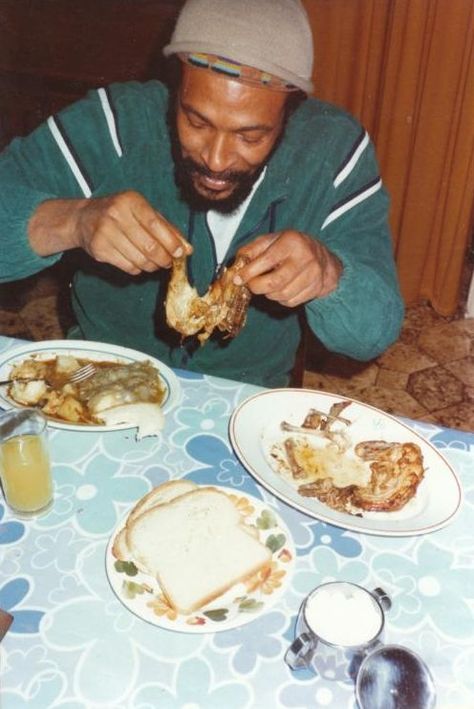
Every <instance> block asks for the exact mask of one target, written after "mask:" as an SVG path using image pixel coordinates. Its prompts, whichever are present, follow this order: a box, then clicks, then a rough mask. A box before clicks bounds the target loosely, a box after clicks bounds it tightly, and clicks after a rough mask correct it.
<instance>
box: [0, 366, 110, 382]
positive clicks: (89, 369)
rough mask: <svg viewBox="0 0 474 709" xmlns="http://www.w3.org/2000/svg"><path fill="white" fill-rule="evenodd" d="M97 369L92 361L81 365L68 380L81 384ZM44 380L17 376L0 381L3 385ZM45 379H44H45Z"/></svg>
mask: <svg viewBox="0 0 474 709" xmlns="http://www.w3.org/2000/svg"><path fill="white" fill-rule="evenodd" d="M96 371H97V369H96V367H95V365H94V364H92V362H90V363H89V364H85V365H84V366H83V367H79V369H76V371H75V372H73V373H72V374H71V375H70V376H69V377H68V382H70V383H71V384H79V382H83V381H85V380H86V379H90V378H91V377H92V375H93V374H95V373H96ZM40 381H42V377H32V378H28V379H27V378H21V377H17V378H15V379H3V380H2V381H0V386H3V385H4V384H13V382H40ZM43 381H44V380H43Z"/></svg>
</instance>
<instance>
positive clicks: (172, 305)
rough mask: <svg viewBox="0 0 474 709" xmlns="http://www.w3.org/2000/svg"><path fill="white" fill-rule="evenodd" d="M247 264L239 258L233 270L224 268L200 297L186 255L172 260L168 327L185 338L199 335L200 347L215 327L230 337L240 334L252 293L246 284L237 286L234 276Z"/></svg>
mask: <svg viewBox="0 0 474 709" xmlns="http://www.w3.org/2000/svg"><path fill="white" fill-rule="evenodd" d="M248 261H249V259H247V258H245V257H239V258H237V259H236V261H235V263H234V264H233V265H232V266H231V267H229V268H224V270H223V272H222V274H221V275H220V276H219V278H217V280H215V281H214V282H213V283H212V284H211V285H210V287H209V289H208V291H207V293H205V295H203V296H199V294H198V292H197V290H196V288H194V287H193V286H191V285H190V283H189V281H188V276H187V267H186V256H182V257H180V258H176V259H173V266H172V271H171V278H170V282H169V285H168V292H167V295H166V301H165V308H166V320H167V323H168V325H169V326H170V327H172V328H173V329H175V330H177V331H178V332H179V333H181V335H183V336H189V335H197V337H198V339H199V342H200V343H201V344H203V343H204V342H205V341H206V340H207V339H208V338H209V337H210V336H211V334H212V332H213V331H214V329H215V328H218V329H219V330H220V331H221V332H226V333H227V336H228V337H235V336H236V335H238V334H239V332H240V331H241V329H242V328H243V326H244V325H245V321H246V318H247V310H248V306H249V302H250V298H251V293H250V291H249V289H248V288H247V287H246V286H245V285H242V286H236V285H235V284H234V283H233V277H234V275H235V274H236V272H237V271H239V270H240V269H241V268H242V267H243V266H244V265H245V264H246V263H248Z"/></svg>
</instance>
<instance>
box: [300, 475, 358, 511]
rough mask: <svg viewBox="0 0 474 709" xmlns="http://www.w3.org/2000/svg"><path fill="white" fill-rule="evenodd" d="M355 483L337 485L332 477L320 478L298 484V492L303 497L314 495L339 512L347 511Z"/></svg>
mask: <svg viewBox="0 0 474 709" xmlns="http://www.w3.org/2000/svg"><path fill="white" fill-rule="evenodd" d="M355 488H356V486H355V485H347V486H346V487H337V486H336V485H334V482H333V479H332V478H320V479H319V480H315V481H314V482H311V483H306V484H305V485H300V486H299V487H298V492H299V493H300V495H303V497H316V498H317V499H318V500H319V501H320V502H324V504H326V505H328V506H329V507H332V509H333V510H338V511H339V512H349V511H350V505H351V501H352V495H353V492H354V489H355Z"/></svg>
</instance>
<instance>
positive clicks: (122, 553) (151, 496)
mask: <svg viewBox="0 0 474 709" xmlns="http://www.w3.org/2000/svg"><path fill="white" fill-rule="evenodd" d="M197 488H198V485H197V484H196V483H193V482H192V480H169V481H168V482H166V483H162V484H161V485H158V487H154V488H153V489H152V490H151V491H150V492H149V493H148V494H147V495H144V497H141V498H140V500H138V502H137V504H136V505H135V507H134V508H133V509H132V511H131V512H130V514H129V515H128V517H127V524H130V523H131V522H132V521H133V520H134V519H136V518H137V517H139V516H140V515H141V514H143V512H146V510H149V509H151V508H152V507H155V506H156V505H163V504H165V503H166V502H169V501H170V500H173V499H174V498H175V497H178V496H179V495H184V493H185V492H190V491H191V490H195V489H197ZM126 532H127V530H126V527H124V528H123V529H122V530H121V531H120V532H119V533H118V534H117V536H116V537H115V540H114V544H113V546H112V554H113V555H114V556H115V558H116V559H120V560H121V561H128V560H130V559H131V554H130V550H129V548H128V546H127V538H126Z"/></svg>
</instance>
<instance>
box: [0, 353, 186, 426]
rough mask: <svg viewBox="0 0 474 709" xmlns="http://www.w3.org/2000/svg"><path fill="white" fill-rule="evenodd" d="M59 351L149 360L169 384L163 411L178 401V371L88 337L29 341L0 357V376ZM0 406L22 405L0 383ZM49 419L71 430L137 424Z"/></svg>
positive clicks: (127, 360)
mask: <svg viewBox="0 0 474 709" xmlns="http://www.w3.org/2000/svg"><path fill="white" fill-rule="evenodd" d="M60 354H64V355H72V356H75V357H82V358H83V359H91V360H95V361H97V362H101V361H106V362H123V363H125V364H129V363H130V362H143V361H145V360H148V361H149V362H151V364H152V365H153V366H154V367H156V368H157V369H158V371H159V373H160V377H161V379H162V381H163V384H164V385H165V387H166V394H165V398H164V400H163V404H162V408H163V412H164V413H165V414H166V412H167V411H169V410H170V409H172V408H173V407H174V406H176V404H177V403H178V401H179V397H180V385H179V381H178V379H177V377H176V375H175V373H174V372H173V371H172V370H171V369H170V368H169V367H167V366H166V365H165V364H163V363H162V362H160V361H159V360H157V359H155V358H154V357H150V356H149V355H147V354H144V353H143V352H138V351H137V350H132V349H129V348H127V347H118V346H117V345H109V344H106V343H103V342H91V341H88V340H45V341H44V342H30V343H28V344H27V345H22V346H20V347H15V348H14V349H11V350H8V351H7V352H6V353H5V354H4V356H3V357H1V358H0V380H3V379H8V378H9V376H10V372H11V370H12V367H13V366H14V365H16V364H19V363H20V362H21V361H22V360H24V359H27V358H28V357H32V356H35V357H36V358H37V359H38V360H42V359H51V358H52V357H56V356H57V355H60ZM0 407H2V408H3V409H12V408H21V406H20V405H19V404H17V403H16V402H15V401H14V400H13V399H11V398H10V397H9V396H8V395H7V387H6V386H2V387H0ZM48 423H49V425H50V426H51V427H52V428H63V429H66V430H69V431H84V430H93V431H98V432H102V431H117V430H119V429H125V428H135V426H132V425H130V424H127V423H120V424H114V425H112V426H99V425H93V424H90V425H89V424H73V423H67V422H65V421H57V420H56V419H53V418H48Z"/></svg>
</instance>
